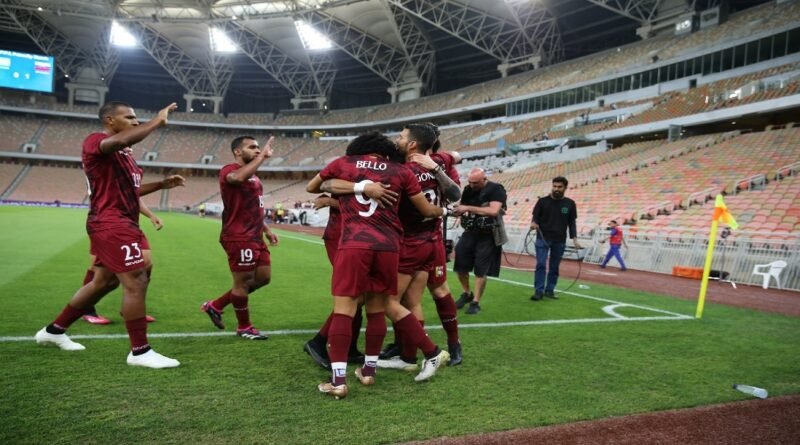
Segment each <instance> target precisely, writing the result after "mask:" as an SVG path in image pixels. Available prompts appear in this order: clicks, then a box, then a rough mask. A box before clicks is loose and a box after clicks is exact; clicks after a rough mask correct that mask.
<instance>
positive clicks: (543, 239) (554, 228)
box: [531, 176, 581, 301]
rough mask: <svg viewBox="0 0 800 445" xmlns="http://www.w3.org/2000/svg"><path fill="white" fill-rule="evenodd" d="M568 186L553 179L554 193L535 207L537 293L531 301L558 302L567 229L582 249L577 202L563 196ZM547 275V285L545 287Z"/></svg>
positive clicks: (576, 246) (564, 180) (561, 180)
mask: <svg viewBox="0 0 800 445" xmlns="http://www.w3.org/2000/svg"><path fill="white" fill-rule="evenodd" d="M568 184H569V182H568V181H567V178H565V177H563V176H556V177H555V178H553V189H552V191H551V192H550V194H549V195H547V196H544V197H542V198H539V200H538V201H536V205H535V206H534V207H533V219H532V220H531V230H535V231H536V272H535V274H534V287H535V288H536V291H535V292H534V294H533V296H532V297H531V300H533V301H538V300H541V299H542V297H543V296H544V297H548V298H552V299H554V300H556V299H557V298H556V295H555V288H556V283H557V282H558V267H559V265H561V257H562V256H563V255H564V249H566V247H567V229H569V237H570V238H572V243H573V245H574V246H575V248H576V249H581V245H580V243H578V238H577V232H578V231H577V228H576V226H575V220H576V219H578V210H577V209H576V207H575V201H573V200H571V199H569V198H567V197H565V196H564V192H566V191H567V185H568ZM548 253H549V254H550V264H549V266H550V270H549V271H547V268H546V266H547V256H548ZM545 275H546V278H547V282H546V283H545Z"/></svg>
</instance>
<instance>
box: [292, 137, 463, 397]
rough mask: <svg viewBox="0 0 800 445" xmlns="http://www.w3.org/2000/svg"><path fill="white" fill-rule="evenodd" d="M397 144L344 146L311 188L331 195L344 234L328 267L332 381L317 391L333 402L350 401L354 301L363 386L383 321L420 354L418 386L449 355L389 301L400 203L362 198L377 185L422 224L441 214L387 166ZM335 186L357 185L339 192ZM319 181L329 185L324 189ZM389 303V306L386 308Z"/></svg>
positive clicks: (411, 181)
mask: <svg viewBox="0 0 800 445" xmlns="http://www.w3.org/2000/svg"><path fill="white" fill-rule="evenodd" d="M396 156H397V150H396V147H395V144H394V143H393V142H392V141H391V140H389V139H388V138H387V137H386V136H384V135H382V134H380V133H377V132H372V133H366V134H363V135H361V136H359V137H357V138H356V139H354V140H353V141H352V142H351V143H350V144H349V145H348V147H347V152H346V156H344V157H342V158H339V159H337V160H335V161H333V162H332V163H330V164H329V165H328V166H326V167H325V168H324V169H323V170H322V171H321V172H320V173H319V174H318V175H317V176H315V177H314V179H312V180H311V182H309V184H308V187H307V188H306V190H307V191H308V192H309V193H319V192H321V191H326V192H331V193H336V194H338V195H340V197H339V208H340V211H341V213H342V234H341V239H340V241H339V252H337V254H336V260H335V263H334V266H333V278H332V280H331V281H332V285H331V287H332V294H333V312H334V314H333V317H332V320H331V324H330V329H329V330H328V356H329V357H330V361H331V370H332V378H331V381H330V382H324V383H321V384H319V385H318V386H317V388H318V389H319V391H321V392H323V393H326V394H329V395H332V396H334V397H336V398H341V397H345V396H346V395H347V392H348V389H347V382H346V374H347V361H346V360H347V348H348V347H349V345H350V339H351V335H352V330H351V327H352V321H353V315H354V314H355V311H356V308H357V306H358V302H359V300H360V299H361V298H362V297H363V298H364V300H365V308H366V311H367V330H366V346H365V350H364V353H365V356H366V357H365V359H364V366H363V367H361V368H357V369H356V371H355V372H356V377H358V379H359V381H360V382H361V383H362V384H364V385H372V384H374V383H375V371H376V368H377V361H378V354H379V353H380V349H381V345H382V343H383V338H384V337H385V335H386V320H385V319H384V314H386V315H388V316H389V318H390V319H391V320H392V321H394V322H395V325H396V326H397V327H398V328H399V329H401V330H407V331H408V335H407V337H406V338H409V339H410V340H409V341H411V342H412V343H413V344H414V345H415V346H418V347H420V348H421V349H422V350H423V352H424V353H425V357H426V361H425V362H424V363H423V370H422V372H420V375H418V376H417V380H426V379H428V378H430V377H431V376H433V374H435V373H436V370H437V369H438V368H439V366H441V365H442V364H443V363H447V360H448V359H449V354H448V353H447V351H443V350H440V349H439V348H438V347H437V346H436V345H434V344H433V343H432V342H431V341H430V339H428V337H427V336H426V335H425V331H424V330H422V328H421V326H420V325H419V322H418V321H417V320H416V317H414V315H413V314H412V313H411V312H409V311H408V310H407V309H406V308H404V307H403V306H401V305H400V304H399V303H397V302H394V303H393V302H391V301H390V300H388V298H387V297H388V295H391V294H396V293H397V267H398V260H399V255H398V251H399V248H400V240H401V237H402V225H401V223H400V220H399V218H398V216H397V210H398V204H394V205H392V206H391V207H383V206H381V205H380V204H379V202H378V201H376V200H374V199H371V198H366V197H365V196H364V195H363V191H364V187H365V186H366V184H368V183H375V182H377V183H381V184H385V185H387V186H388V187H389V188H390V189H392V190H395V191H397V192H401V193H404V194H406V195H408V196H409V199H410V200H411V202H412V203H413V204H414V205H415V207H416V208H417V209H418V210H419V211H420V213H422V214H423V215H425V216H426V217H431V218H436V217H439V216H441V215H442V209H441V208H439V207H436V206H433V205H432V204H430V203H428V201H427V200H426V199H425V196H424V195H423V194H422V190H421V189H420V187H419V183H418V182H417V179H416V178H415V177H414V175H413V174H412V173H411V171H410V170H409V169H407V168H406V167H405V166H403V165H402V164H399V163H397V162H395V161H393V160H391V159H390V157H396ZM330 179H340V180H344V181H349V182H351V183H356V185H355V186H352V185H348V184H345V186H344V188H343V189H341V188H337V186H336V182H335V181H330V182H328V181H326V180H330ZM323 181H326V184H325V185H323ZM387 300H388V301H387Z"/></svg>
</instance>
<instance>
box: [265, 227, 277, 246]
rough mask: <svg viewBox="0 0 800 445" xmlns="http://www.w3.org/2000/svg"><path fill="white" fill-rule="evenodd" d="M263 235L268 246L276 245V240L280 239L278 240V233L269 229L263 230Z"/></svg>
mask: <svg viewBox="0 0 800 445" xmlns="http://www.w3.org/2000/svg"><path fill="white" fill-rule="evenodd" d="M264 236H266V237H267V240H268V241H269V245H270V246H277V245H278V242H279V241H280V240H278V235H276V234H274V233H272V232H271V231H266V230H265V231H264Z"/></svg>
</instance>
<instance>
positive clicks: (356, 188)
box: [353, 181, 367, 195]
mask: <svg viewBox="0 0 800 445" xmlns="http://www.w3.org/2000/svg"><path fill="white" fill-rule="evenodd" d="M366 186H367V184H366V183H365V182H364V181H361V182H356V183H355V184H354V185H353V193H355V194H356V195H363V194H364V187H366Z"/></svg>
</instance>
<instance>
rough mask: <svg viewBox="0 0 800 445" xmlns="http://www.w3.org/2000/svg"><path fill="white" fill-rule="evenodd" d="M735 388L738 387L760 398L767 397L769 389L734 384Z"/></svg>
mask: <svg viewBox="0 0 800 445" xmlns="http://www.w3.org/2000/svg"><path fill="white" fill-rule="evenodd" d="M733 389H737V390H739V391H741V392H743V393H745V394H750V395H751V396H755V397H758V398H759V399H766V398H767V390H766V389H764V388H758V387H756V386H750V385H733Z"/></svg>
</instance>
